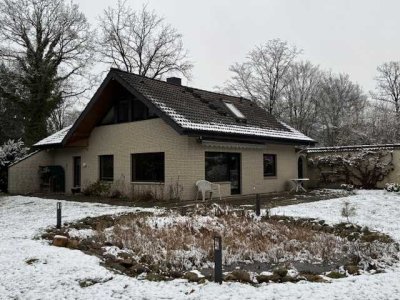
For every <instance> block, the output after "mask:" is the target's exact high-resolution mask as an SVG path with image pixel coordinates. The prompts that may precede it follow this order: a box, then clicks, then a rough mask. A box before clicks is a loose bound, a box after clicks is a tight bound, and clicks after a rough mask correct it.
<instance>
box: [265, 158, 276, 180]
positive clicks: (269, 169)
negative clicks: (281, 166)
mask: <svg viewBox="0 0 400 300" xmlns="http://www.w3.org/2000/svg"><path fill="white" fill-rule="evenodd" d="M271 176H276V155H275V154H264V177H271Z"/></svg>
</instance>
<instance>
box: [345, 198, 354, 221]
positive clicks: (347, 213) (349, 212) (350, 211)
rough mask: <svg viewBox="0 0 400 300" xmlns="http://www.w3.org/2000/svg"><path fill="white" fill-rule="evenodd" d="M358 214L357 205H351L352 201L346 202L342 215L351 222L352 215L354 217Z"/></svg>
mask: <svg viewBox="0 0 400 300" xmlns="http://www.w3.org/2000/svg"><path fill="white" fill-rule="evenodd" d="M355 215H356V208H355V206H351V205H350V202H347V201H346V202H344V203H343V207H342V217H345V218H346V219H347V222H348V223H350V217H354V216H355Z"/></svg>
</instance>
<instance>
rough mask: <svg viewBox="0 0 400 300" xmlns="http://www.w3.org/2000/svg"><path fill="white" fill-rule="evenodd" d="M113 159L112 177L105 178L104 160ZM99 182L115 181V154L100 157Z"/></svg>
mask: <svg viewBox="0 0 400 300" xmlns="http://www.w3.org/2000/svg"><path fill="white" fill-rule="evenodd" d="M105 157H111V158H112V177H104V176H103V171H102V165H103V162H102V158H105ZM99 181H105V182H111V181H114V155H113V154H104V155H99Z"/></svg>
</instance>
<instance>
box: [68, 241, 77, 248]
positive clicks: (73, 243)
mask: <svg viewBox="0 0 400 300" xmlns="http://www.w3.org/2000/svg"><path fill="white" fill-rule="evenodd" d="M78 246H79V241H78V240H68V243H67V247H68V248H71V249H78Z"/></svg>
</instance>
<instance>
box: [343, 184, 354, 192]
mask: <svg viewBox="0 0 400 300" xmlns="http://www.w3.org/2000/svg"><path fill="white" fill-rule="evenodd" d="M340 188H341V189H343V190H346V191H348V192H352V191H353V190H354V185H352V184H345V183H343V184H341V185H340Z"/></svg>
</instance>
